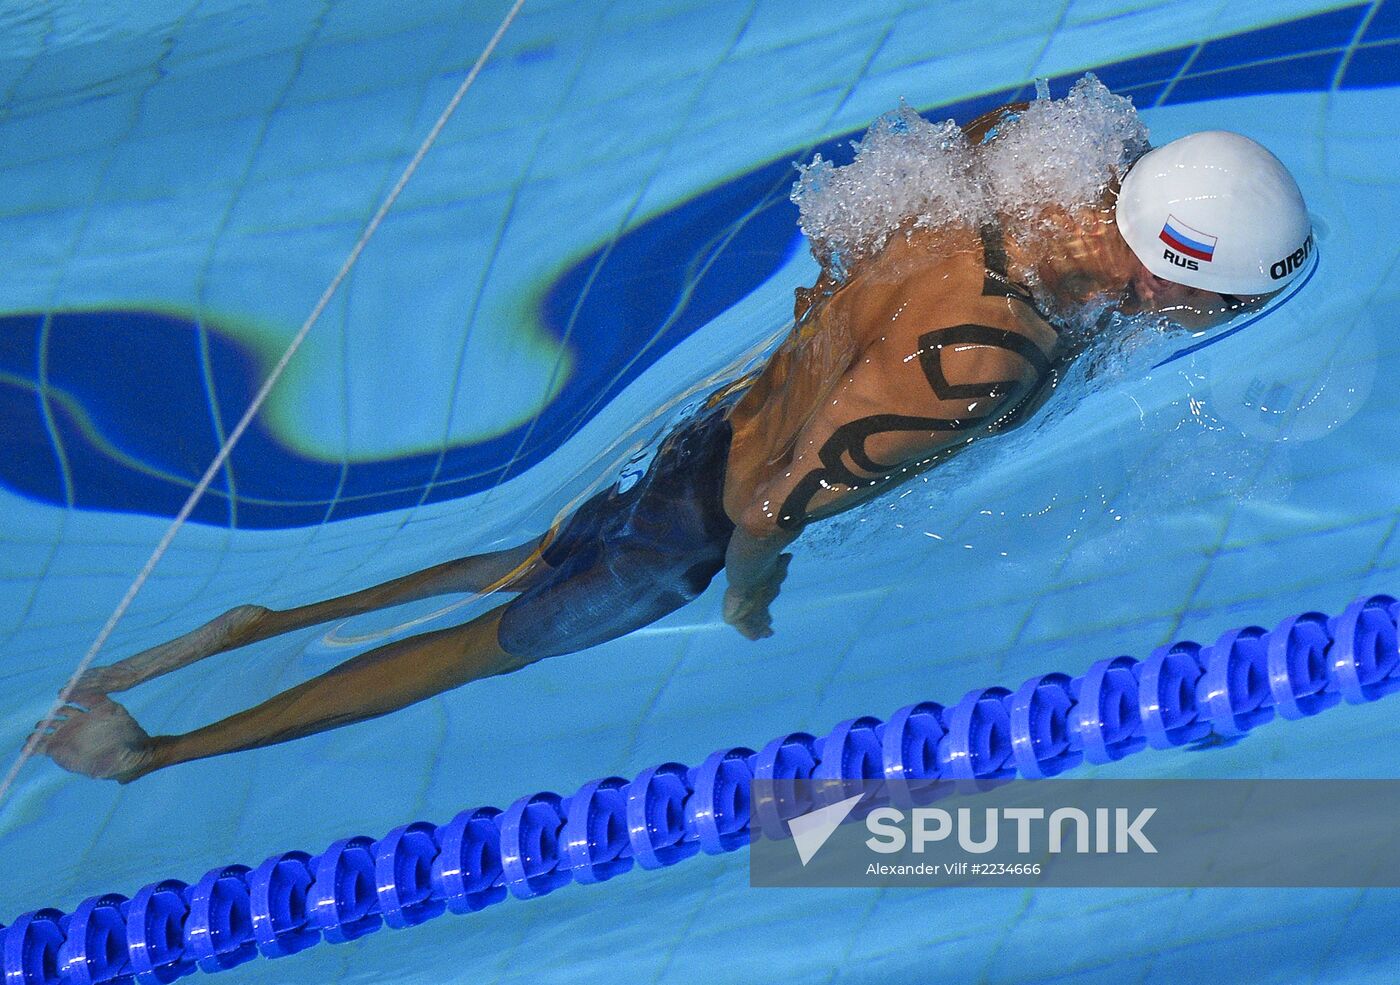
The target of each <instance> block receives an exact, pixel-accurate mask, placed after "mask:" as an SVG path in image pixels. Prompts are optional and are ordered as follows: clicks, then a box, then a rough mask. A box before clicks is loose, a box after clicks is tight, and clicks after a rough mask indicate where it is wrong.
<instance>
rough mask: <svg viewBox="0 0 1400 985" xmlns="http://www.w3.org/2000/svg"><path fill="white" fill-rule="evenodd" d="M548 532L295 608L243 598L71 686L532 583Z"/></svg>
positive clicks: (90, 689) (103, 686)
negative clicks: (445, 598)
mask: <svg viewBox="0 0 1400 985" xmlns="http://www.w3.org/2000/svg"><path fill="white" fill-rule="evenodd" d="M543 540H544V538H543V537H540V538H536V539H535V540H531V541H528V542H526V543H524V544H521V545H519V546H517V547H511V548H507V549H506V550H503V551H494V552H492V553H489V554H478V555H476V556H474V557H464V558H458V559H457V560H455V561H447V562H445V563H443V564H438V565H434V566H433V567H431V568H425V569H424V570H422V571H417V572H414V573H413V574H410V575H404V576H403V577H401V578H395V579H394V580H392V581H386V582H384V583H383V584H381V585H375V586H374V587H372V588H366V589H364V590H362V591H359V592H352V593H351V594H349V595H342V596H340V597H338V598H333V599H326V600H325V601H322V602H313V603H311V604H310V605H302V606H297V607H296V608H294V609H282V610H277V609H266V608H263V607H262V606H260V605H240V606H238V607H236V608H233V609H230V610H229V611H228V612H225V613H224V614H223V615H221V616H219V617H218V618H216V619H212V620H210V621H209V622H207V623H205V624H204V625H203V626H200V627H199V628H198V629H195V630H192V631H191V632H188V633H186V634H185V635H183V636H180V637H177V638H175V639H173V640H171V641H170V642H168V643H162V644H160V645H159V646H155V647H152V648H151V649H149V650H145V651H143V652H141V653H138V654H135V655H134V656H130V657H127V658H126V659H125V660H119V661H117V662H116V663H114V664H111V665H109V666H106V667H93V668H91V669H89V670H88V671H86V672H85V673H84V674H83V676H82V677H80V678H79V679H78V682H77V684H76V685H74V688H73V693H75V694H76V693H87V694H111V693H113V692H116V691H125V690H127V689H129V688H133V687H135V686H136V685H138V684H142V683H144V682H146V681H149V680H151V679H152V678H154V677H159V676H161V675H162V674H168V673H170V672H171V671H172V670H179V669H180V668H181V667H187V666H189V665H190V664H192V663H195V662H197V661H199V660H203V659H204V658H205V657H211V656H213V655H214V654H216V653H223V652H225V651H227V650H234V649H237V648H238V647H240V646H247V645H249V644H250V643H258V642H260V641H262V640H266V639H270V638H272V637H274V636H281V635H282V634H283V633H290V632H294V631H296V630H299V629H305V628H307V627H308V626H315V625H318V624H320V623H324V622H330V621H331V620H334V619H348V618H349V617H351V616H357V615H361V614H363V613H366V612H373V611H374V610H376V609H384V608H388V607H390V606H395V605H402V604H403V603H405V602H416V601H418V600H419V599H425V598H431V597H432V596H434V595H451V594H454V593H457V592H479V591H483V590H485V589H487V588H488V587H491V586H492V585H494V584H495V583H496V582H499V581H501V579H503V578H507V577H509V576H511V574H512V572H515V571H516V569H519V571H518V573H517V574H515V576H514V577H510V580H509V581H508V582H507V583H505V584H501V585H498V586H496V587H498V588H501V589H504V590H509V591H522V590H524V589H525V588H528V587H529V586H530V584H531V583H532V581H533V576H534V575H535V574H536V573H537V570H538V569H540V568H544V567H546V566H545V565H544V564H543V562H539V561H538V554H539V551H540V547H541V544H542V542H543Z"/></svg>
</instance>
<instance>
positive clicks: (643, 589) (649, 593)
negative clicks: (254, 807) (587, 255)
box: [36, 97, 1312, 783]
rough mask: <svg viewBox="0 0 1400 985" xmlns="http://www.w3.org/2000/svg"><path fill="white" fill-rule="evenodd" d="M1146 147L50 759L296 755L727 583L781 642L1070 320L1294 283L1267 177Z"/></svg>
mask: <svg viewBox="0 0 1400 985" xmlns="http://www.w3.org/2000/svg"><path fill="white" fill-rule="evenodd" d="M1112 98H1115V99H1116V98H1117V97H1112ZM1125 105H1126V102H1125ZM1025 110H1026V104H1018V105H1017V106H1011V107H1003V108H1001V109H999V110H995V111H993V112H991V113H989V114H986V115H984V116H983V117H980V118H979V119H977V120H975V121H973V122H972V123H971V124H968V125H967V126H966V127H965V128H963V134H964V135H965V138H966V145H965V146H966V148H967V149H968V150H967V153H969V154H981V153H984V152H985V151H986V148H989V147H994V146H995V145H996V141H997V140H998V139H1000V137H999V136H998V133H997V128H998V127H1000V128H1001V129H1002V130H1006V129H1008V128H1009V127H1010V125H1011V123H1012V122H1014V120H1015V119H1016V118H1017V117H1018V114H1021V113H1022V112H1024V111H1025ZM1129 113H1131V109H1130V108H1129ZM953 133H954V134H956V130H954V131H953ZM1142 133H1143V148H1140V149H1139V151H1138V152H1137V153H1136V154H1134V155H1133V157H1135V158H1136V159H1135V160H1125V161H1123V162H1122V167H1121V168H1119V167H1117V166H1115V169H1114V171H1113V173H1112V175H1111V176H1110V178H1109V179H1106V180H1105V182H1104V183H1103V185H1102V187H1101V189H1098V194H1097V195H1096V197H1095V199H1094V200H1093V201H1092V202H1089V203H1088V204H1087V205H1077V206H1073V207H1070V206H1066V205H1065V204H1064V203H1050V204H1047V205H1046V206H1045V207H1044V208H1042V209H1041V210H1040V212H1039V216H1040V219H1039V228H1040V229H1041V232H1042V233H1044V231H1045V230H1047V229H1048V230H1050V233H1051V235H1050V236H1049V238H1048V239H1047V237H1046V236H1045V235H1039V236H1038V237H1037V236H1032V235H1029V234H1028V233H1027V231H1026V229H1025V228H1024V226H1025V223H1024V221H1022V220H1021V219H1014V220H1013V218H1012V217H1010V216H1009V215H1008V214H1007V213H1006V212H1004V211H1000V210H996V209H993V210H991V212H990V213H989V214H988V215H986V216H985V217H984V218H983V219H982V220H980V221H978V222H976V223H967V222H962V223H952V224H945V225H943V226H942V227H937V226H933V225H931V224H928V223H924V224H920V223H918V222H913V221H904V222H902V223H900V224H899V225H898V226H897V227H896V228H894V229H892V230H887V233H888V235H886V236H884V238H883V239H882V242H881V244H880V245H879V248H878V249H876V250H873V251H872V252H871V253H870V254H869V255H866V256H861V257H857V258H855V259H854V261H851V262H848V263H846V264H844V266H843V267H842V268H841V269H836V268H835V266H834V265H833V266H828V269H827V270H826V271H825V272H824V273H823V276H822V277H821V279H820V280H819V281H818V283H817V284H816V285H815V286H814V287H812V288H810V289H801V290H798V291H797V306H796V310H795V319H796V324H795V327H794V328H793V329H792V331H791V333H790V335H789V336H788V337H787V338H786V339H785V340H784V341H783V342H782V344H781V345H780V346H779V347H778V348H777V349H776V350H775V351H774V352H773V354H772V355H771V356H770V357H769V359H768V360H767V362H766V363H765V364H764V366H763V367H762V369H761V370H760V371H758V372H757V373H755V374H753V375H752V376H751V377H748V378H745V379H741V380H737V381H734V382H733V383H731V384H729V385H727V386H725V387H723V388H721V389H720V390H719V391H718V392H716V393H715V394H713V395H712V396H711V398H710V400H709V402H708V404H707V406H706V407H705V408H704V409H703V410H702V411H701V412H700V413H699V414H697V415H696V416H695V417H694V418H693V419H691V420H690V421H688V422H686V423H684V424H682V425H680V426H679V427H678V428H677V429H676V430H674V431H673V432H672V433H671V434H670V435H669V436H668V437H667V438H666V439H665V440H664V441H663V442H662V444H661V445H660V447H659V449H658V451H657V454H656V456H655V458H654V459H653V461H652V462H651V464H650V465H649V466H648V467H647V470H646V472H645V474H644V475H643V476H642V477H641V478H640V479H639V480H638V481H637V482H636V483H635V484H634V485H631V486H628V487H626V488H623V487H620V486H619V485H613V486H612V487H611V488H609V489H607V490H605V491H604V492H602V493H600V494H599V495H597V496H595V497H594V498H593V499H591V500H589V501H588V502H586V503H585V504H584V505H583V506H582V507H581V508H579V509H578V510H577V511H576V512H575V513H574V514H573V515H572V516H571V517H569V518H568V519H567V520H565V521H564V522H562V523H561V524H558V525H556V528H555V529H554V530H552V531H550V532H549V533H546V534H545V535H543V536H540V537H536V538H533V539H531V540H530V541H528V542H526V543H523V544H520V545H518V546H516V547H513V548H510V549H508V550H503V551H497V552H494V553H490V554H482V555H478V556H475V557H465V558H460V559H458V560H454V561H448V562H446V563H443V564H439V565H436V566H435V567H431V568H428V569H426V570H423V571H419V572H417V573H414V574H410V575H406V576H404V577H402V578H397V579H395V580H393V581H390V582H387V583H385V584H382V585H378V586H376V587H373V588H367V589H365V590H363V591H359V592H355V593H353V594H351V595H346V596H343V597H340V598H335V599H330V600H328V601H322V602H316V603H314V604H310V605H304V606H301V607H298V608H293V609H288V610H283V611H274V610H270V609H266V608H262V607H259V606H253V605H245V606H240V607H238V608H235V609H233V610H231V611H229V612H227V613H225V614H224V615H222V616H220V617H218V618H217V619H214V620H213V621H212V622H210V623H208V624H206V625H204V626H202V627H200V628H198V629H195V630H194V631H192V632H190V633H187V634H186V635H184V636H181V637H179V638H178V639H175V640H172V641H171V642H168V643H165V644H163V645H161V646H157V647H155V648H153V649H150V650H147V651H145V652H143V653H139V654H136V655H135V656H132V657H128V658H126V659H124V660H121V661H119V662H117V663H115V664H112V665H110V666H105V667H96V668H93V669H91V670H89V671H87V672H86V673H85V674H84V675H83V676H82V677H81V678H80V680H79V681H78V684H77V687H76V689H75V691H74V693H73V695H72V697H71V700H70V702H69V703H68V705H66V706H65V707H64V708H63V709H62V711H61V712H60V713H58V714H57V715H56V716H55V718H54V719H52V720H46V721H44V722H40V723H39V724H38V725H37V726H36V729H37V733H38V734H37V736H36V740H37V743H38V749H39V750H41V751H42V752H44V753H46V754H47V755H49V756H50V757H52V758H53V759H54V761H55V762H57V763H58V764H59V765H60V766H62V767H64V768H65V769H68V770H71V771H74V772H77V773H82V774H86V775H87V776H91V777H98V778H111V779H115V780H118V781H119V782H122V783H127V782H130V781H132V780H135V779H137V778H138V777H141V776H144V775H146V774H148V773H151V772H153V771H156V770H160V769H163V768H165V767H167V766H171V765H174V764H176V763H183V762H188V761H190V760H195V759H202V758H205V757H210V756H219V755H222V754H225V753H230V752H236V751H239V750H245V749H255V748H259V747H262V746H267V745H271V744H274V743H279V742H286V741H289V740H291V739H296V738H300V737H302V736H307V735H312V734H314V733H318V732H322V731H325V730H327V729H332V728H338V727H340V726H343V725H348V724H351V723H354V722H360V721H364V720H366V719H370V718H375V717H377V716H380V715H386V714H389V713H391V712H394V711H397V710H398V709H400V708H404V707H406V706H408V705H410V704H413V703H415V702H418V701H422V700H424V699H425V698H429V697H431V696H433V695H437V694H441V693H443V692H445V691H448V690H450V689H453V688H457V687H460V686H461V685H463V684H466V683H469V682H471V681H475V680H480V679H482V678H485V677H490V676H494V675H498V674H506V673H510V672H512V671H516V670H519V669H521V668H522V667H526V666H528V665H530V664H532V663H534V662H536V661H538V660H541V659H543V658H545V657H551V656H558V655H561V654H567V653H573V652H576V651H579V650H583V649H586V648H588V647H592V646H596V645H598V644H600V643H603V642H605V641H608V640H612V639H616V638H618V637H621V636H625V635H626V634H628V633H630V632H632V631H634V630H636V629H639V628H641V627H643V626H646V625H648V624H650V623H652V622H654V621H656V620H657V619H660V618H661V617H662V616H665V615H666V614H668V613H670V612H673V611H675V610H676V609H678V608H680V607H681V606H683V605H685V604H687V603H688V602H690V601H691V600H693V599H695V598H696V597H697V596H699V595H700V594H701V592H703V591H704V590H705V589H706V587H707V586H708V585H709V584H710V581H711V580H712V579H713V578H714V576H715V575H717V574H718V573H719V572H720V571H721V570H723V571H724V572H725V574H726V579H727V583H728V584H727V588H726V591H725V594H724V601H723V617H724V619H725V621H727V622H728V623H729V624H730V625H732V626H733V627H734V628H735V629H736V630H738V631H739V632H740V633H741V634H743V635H744V636H745V637H747V638H748V639H751V640H757V639H762V638H764V637H767V636H770V635H772V633H773V629H772V617H771V614H770V608H771V606H772V604H773V601H774V599H776V598H777V596H778V593H779V590H780V589H781V587H782V584H783V580H784V578H785V577H786V575H787V571H788V564H789V562H790V561H791V559H792V555H791V554H790V553H788V548H789V547H790V546H791V545H792V543H793V542H794V541H795V540H796V539H797V538H798V537H799V535H800V534H801V533H802V531H803V530H804V529H805V528H806V527H807V526H809V525H810V524H813V523H818V522H821V521H823V520H825V519H827V518H829V517H832V516H834V515H836V514H838V513H841V512H843V511H845V510H849V509H851V508H852V507H854V506H856V505H857V504H859V503H862V502H864V501H866V500H868V499H870V498H871V497H873V496H877V495H880V494H881V493H883V492H885V491H887V490H889V489H890V488H892V487H893V486H895V485H897V484H899V483H901V482H903V481H905V480H906V479H908V478H910V477H912V476H914V475H916V474H918V473H920V472H922V471H924V470H926V469H929V468H931V467H933V466H935V465H937V464H938V463H939V462H941V461H944V460H946V459H947V458H948V457H950V456H951V455H953V454H956V453H957V452H958V451H959V450H960V449H961V448H963V447H965V446H966V445H967V444H968V443H969V442H971V441H974V440H981V439H983V438H985V437H989V436H995V435H997V434H1000V433H1003V432H1006V431H1008V430H1010V429H1011V428H1014V427H1016V426H1017V425H1019V424H1021V423H1022V422H1024V421H1025V420H1027V419H1028V418H1029V417H1030V416H1031V415H1032V414H1033V413H1034V412H1035V410H1036V409H1037V408H1038V407H1039V406H1040V405H1041V404H1042V403H1043V402H1044V401H1045V399H1046V398H1047V396H1048V395H1049V394H1050V392H1051V391H1052V390H1053V388H1054V387H1055V385H1056V383H1057V382H1058V380H1059V379H1060V378H1061V375H1062V372H1063V368H1064V366H1065V365H1066V363H1067V362H1068V361H1069V360H1070V359H1072V358H1073V357H1074V355H1075V353H1076V351H1078V349H1079V348H1082V346H1080V345H1077V344H1076V343H1075V342H1074V341H1073V340H1072V339H1071V338H1070V334H1071V333H1069V332H1067V331H1065V326H1066V324H1067V323H1066V321H1065V319H1064V317H1063V315H1062V314H1060V313H1062V312H1064V311H1068V310H1073V309H1074V308H1075V306H1077V305H1084V304H1085V303H1086V302H1088V301H1089V300H1090V299H1095V298H1098V299H1103V298H1109V299H1111V300H1112V303H1113V304H1114V305H1115V306H1116V308H1117V309H1118V310H1119V311H1121V312H1123V313H1124V314H1127V315H1132V314H1141V313H1155V314H1157V315H1160V316H1162V317H1163V318H1165V319H1167V320H1169V321H1170V322H1171V323H1174V324H1175V325H1177V326H1179V327H1180V328H1182V329H1186V330H1190V331H1193V332H1200V331H1204V330H1207V329H1209V328H1211V327H1214V326H1217V325H1221V324H1223V323H1225V322H1226V321H1228V320H1230V319H1231V318H1233V317H1234V316H1235V315H1237V314H1238V313H1240V312H1241V311H1244V310H1247V309H1252V308H1256V307H1258V306H1260V305H1261V304H1262V303H1263V302H1264V301H1266V300H1267V299H1268V298H1269V297H1270V296H1272V295H1273V294H1275V293H1276V292H1277V291H1279V290H1280V289H1282V288H1283V287H1284V286H1285V285H1286V284H1287V283H1288V282H1289V281H1290V280H1292V279H1293V278H1294V277H1295V276H1296V275H1297V274H1298V272H1299V270H1300V268H1301V267H1302V264H1303V261H1304V260H1306V259H1307V256H1308V254H1309V252H1310V251H1311V249H1312V235H1311V225H1310V222H1309V218H1308V214H1307V211H1306V209H1305V207H1304V204H1303V200H1302V196H1301V194H1300V193H1299V191H1298V187H1297V185H1296V183H1295V182H1294V181H1293V178H1292V177H1291V176H1290V175H1289V173H1288V172H1287V170H1286V169H1285V168H1284V167H1283V165H1282V164H1280V163H1279V161H1278V160H1277V159H1276V158H1275V157H1274V156H1273V155H1272V154H1270V153H1269V152H1268V151H1267V150H1265V149H1264V148H1263V147H1261V146H1259V145H1258V144H1256V143H1254V142H1253V141H1252V140H1250V139H1248V138H1246V137H1243V136H1241V135H1238V134H1234V133H1229V132H1225V131H1210V132H1203V133H1196V134H1192V135H1190V136H1186V137H1183V138H1181V139H1179V140H1174V141H1172V142H1171V143H1168V144H1166V145H1164V146H1162V147H1160V148H1158V149H1156V150H1152V151H1149V152H1147V153H1145V155H1144V154H1141V151H1142V149H1145V131H1142ZM1139 155H1140V156H1139ZM809 232H810V230H809ZM1047 242H1048V243H1050V244H1052V245H1053V249H1050V248H1046V244H1047ZM1037 244H1038V245H1037ZM483 590H501V591H505V592H511V593H517V594H515V596H514V597H513V598H511V599H510V600H509V601H506V602H504V603H503V604H501V605H499V606H497V607H496V608H494V609H492V610H491V611H489V612H487V613H485V614H483V615H481V616H478V617H477V618H475V619H473V620H471V621H469V622H467V623H465V624H463V625H460V626H455V627H452V628H448V629H440V630H436V631H433V632H426V633H422V634H420V635H416V636H412V637H409V638H406V639H401V640H397V641H394V642H391V643H388V644H386V645H383V646H380V647H378V648H376V649H373V650H370V651H369V652H366V653H363V654H361V655H359V656H356V657H353V658H351V659H350V660H348V661H346V662H345V663H343V664H341V665H340V666H338V667H335V668H334V669H332V670H330V671H328V672H326V673H324V674H322V675H321V676H319V677H316V678H314V679H312V680H309V681H307V682H305V683H303V684H300V685H298V686H296V687H293V688H290V689H288V690H286V691H283V692H282V693H280V694H277V695H275V696H274V697H272V698H270V699H268V700H267V701H265V702H263V703H262V704H260V705H258V706H256V707H254V708H251V709H249V710H246V711H243V712H239V713H237V714H235V715H232V716H230V717H228V718H225V719H223V720H222V721H218V722H215V723H213V724H211V725H207V726H205V727H203V728H199V729H195V730H194V731H191V732H188V733H186V734H182V735H157V736H151V735H148V734H147V733H146V731H145V730H144V729H142V728H141V726H140V725H138V724H137V722H136V721H135V720H134V719H133V718H132V717H131V716H130V715H129V714H128V713H127V712H126V710H125V709H123V708H122V707H121V706H120V705H119V704H117V703H116V702H114V701H113V700H112V699H111V698H110V697H108V695H109V694H111V693H113V692H118V691H125V690H127V689H129V688H132V687H135V686H137V685H139V684H141V683H143V682H145V681H149V680H151V679H152V678H154V677H158V676H160V675H162V674H168V673H170V672H172V671H175V670H178V669H180V668H182V667H187V666H189V665H190V664H193V663H195V662H196V661H199V660H203V659H204V658H206V657H209V656H212V655H213V654H217V653H223V652H225V651H228V650H232V649H235V648H238V647H242V646H247V645H249V644H251V643H256V642H258V641H260V640H266V639H269V638H271V637H275V636H278V635H281V634H283V633H289V632H293V631H296V630H300V629H304V628H306V627H309V626H314V625H317V624H320V623H325V622H329V621H332V620H341V619H346V618H348V617H352V616H356V615H360V614H362V613H367V612H372V611H374V610H377V609H381V608H385V607H388V606H395V605H400V604H402V603H405V602H410V601H414V600H418V599H423V598H427V597H430V596H435V595H442V594H450V593H465V592H479V591H483Z"/></svg>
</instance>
